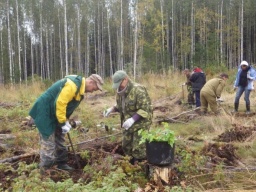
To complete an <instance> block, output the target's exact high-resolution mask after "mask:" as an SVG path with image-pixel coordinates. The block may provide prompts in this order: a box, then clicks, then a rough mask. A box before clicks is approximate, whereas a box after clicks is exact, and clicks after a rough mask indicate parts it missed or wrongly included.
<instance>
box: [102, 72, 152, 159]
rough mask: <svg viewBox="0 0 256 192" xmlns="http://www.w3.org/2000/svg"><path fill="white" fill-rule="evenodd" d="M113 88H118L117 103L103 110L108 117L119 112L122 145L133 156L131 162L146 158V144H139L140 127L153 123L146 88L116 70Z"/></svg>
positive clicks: (145, 127) (127, 153)
mask: <svg viewBox="0 0 256 192" xmlns="http://www.w3.org/2000/svg"><path fill="white" fill-rule="evenodd" d="M112 80H113V89H115V90H116V92H117V94H116V105H115V106H113V107H110V108H109V109H107V110H106V111H104V112H103V115H104V116H105V117H107V116H108V115H109V114H110V113H112V112H119V113H120V118H121V126H122V128H123V142H122V147H123V150H124V153H125V154H126V155H129V156H131V157H132V158H131V161H130V162H131V163H132V164H136V163H137V162H138V161H142V160H144V159H146V145H145V144H141V145H139V142H140V139H141V136H139V135H138V131H139V130H140V129H147V130H149V128H150V126H151V124H152V116H153V114H152V106H151V99H150V97H149V95H148V92H147V90H146V88H145V87H144V86H142V85H140V84H137V83H134V82H132V81H131V79H130V78H129V77H128V75H127V74H126V72H125V71H122V70H119V71H116V72H115V74H114V75H113V77H112Z"/></svg>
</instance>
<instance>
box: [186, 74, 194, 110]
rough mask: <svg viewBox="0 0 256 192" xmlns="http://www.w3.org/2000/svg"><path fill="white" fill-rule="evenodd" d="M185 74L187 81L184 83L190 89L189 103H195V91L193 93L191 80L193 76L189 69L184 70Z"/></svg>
mask: <svg viewBox="0 0 256 192" xmlns="http://www.w3.org/2000/svg"><path fill="white" fill-rule="evenodd" d="M183 74H184V75H185V76H186V78H187V82H186V83H184V84H183V85H187V90H188V104H189V105H193V104H194V103H195V99H194V93H193V89H192V82H191V81H190V80H189V79H190V77H191V72H190V71H189V70H188V69H185V70H184V71H183Z"/></svg>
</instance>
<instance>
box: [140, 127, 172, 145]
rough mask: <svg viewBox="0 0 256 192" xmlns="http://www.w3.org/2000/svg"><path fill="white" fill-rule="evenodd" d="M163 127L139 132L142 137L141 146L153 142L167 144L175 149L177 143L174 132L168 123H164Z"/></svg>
mask: <svg viewBox="0 0 256 192" xmlns="http://www.w3.org/2000/svg"><path fill="white" fill-rule="evenodd" d="M161 125H162V126H160V127H157V128H155V129H152V130H149V131H148V130H142V129H141V130H139V132H138V133H139V135H140V136H141V140H140V143H139V144H142V143H146V142H152V141H162V142H167V143H168V144H169V145H171V146H172V147H173V144H174V142H175V135H174V132H173V131H172V130H171V129H170V126H169V124H168V123H165V122H164V123H162V124H161Z"/></svg>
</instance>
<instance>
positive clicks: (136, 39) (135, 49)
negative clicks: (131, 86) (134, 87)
mask: <svg viewBox="0 0 256 192" xmlns="http://www.w3.org/2000/svg"><path fill="white" fill-rule="evenodd" d="M134 9H135V10H134V19H135V30H134V53H133V78H134V81H135V80H136V67H137V66H136V65H137V42H138V14H137V13H138V12H137V11H138V10H137V9H138V5H137V3H136V5H135V8H134Z"/></svg>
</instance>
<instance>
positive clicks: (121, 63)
mask: <svg viewBox="0 0 256 192" xmlns="http://www.w3.org/2000/svg"><path fill="white" fill-rule="evenodd" d="M120 43H121V45H120V65H121V69H124V42H123V0H121V24H120Z"/></svg>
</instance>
